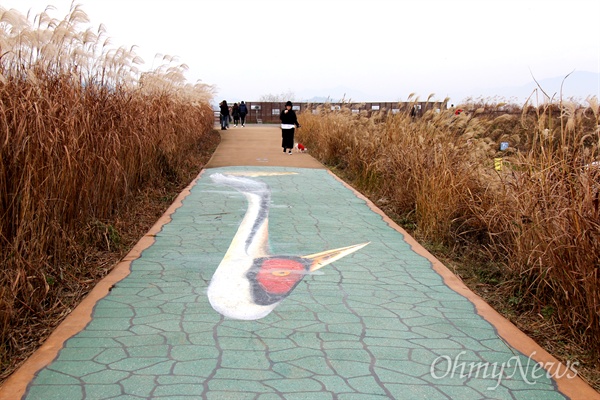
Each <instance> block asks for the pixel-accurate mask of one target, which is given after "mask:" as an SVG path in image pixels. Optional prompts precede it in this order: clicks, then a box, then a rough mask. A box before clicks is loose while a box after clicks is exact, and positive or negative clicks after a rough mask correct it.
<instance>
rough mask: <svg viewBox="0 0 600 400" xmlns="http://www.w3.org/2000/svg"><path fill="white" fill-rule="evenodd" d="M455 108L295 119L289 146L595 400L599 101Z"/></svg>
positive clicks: (599, 321) (599, 344)
mask: <svg viewBox="0 0 600 400" xmlns="http://www.w3.org/2000/svg"><path fill="white" fill-rule="evenodd" d="M461 108H463V109H465V110H466V112H464V113H462V114H459V115H455V113H454V112H453V111H452V110H440V111H439V112H438V111H436V110H430V111H427V112H426V113H424V115H422V116H421V117H418V118H411V116H410V115H409V113H408V109H404V110H402V111H401V112H399V113H396V114H393V113H391V112H390V113H386V112H385V111H383V112H380V113H378V114H375V115H373V116H371V117H368V116H366V115H364V114H363V115H360V114H353V113H352V112H351V110H349V109H347V108H344V107H343V108H342V110H341V111H331V110H330V107H328V108H326V107H323V108H320V109H319V112H318V113H316V114H313V113H309V112H305V113H303V114H301V115H300V119H301V124H302V129H301V130H299V136H300V137H299V140H301V141H302V143H304V144H305V145H306V146H307V147H308V148H310V149H311V153H312V154H313V156H315V157H316V158H318V159H319V160H321V161H322V162H323V163H325V164H326V165H328V166H330V167H331V168H332V169H333V170H334V171H336V172H337V173H339V175H340V176H341V177H342V178H344V179H346V180H348V181H349V182H350V183H351V184H353V185H354V186H355V187H356V188H357V189H358V190H360V191H361V192H363V193H365V194H367V195H368V196H369V197H370V198H371V199H372V200H373V201H374V202H375V203H376V204H378V205H379V206H380V207H381V208H382V209H383V210H384V211H386V213H388V215H390V216H392V217H394V218H395V219H396V221H397V222H399V223H400V224H401V225H402V226H404V227H405V228H407V229H408V230H409V232H411V233H412V234H413V235H414V236H415V237H416V238H417V239H418V240H419V241H420V242H421V243H424V244H425V245H426V247H428V248H429V249H430V250H431V251H432V252H433V253H434V254H436V255H437V256H438V257H440V258H442V259H443V260H444V261H445V262H446V264H447V265H449V266H451V268H453V269H454V270H455V272H456V273H457V274H458V275H459V276H461V277H462V278H463V280H464V281H465V282H466V283H467V284H468V285H469V286H470V287H471V288H472V289H473V290H474V291H475V292H477V293H478V294H480V295H481V296H482V297H484V298H485V299H486V300H487V301H488V302H489V303H491V304H492V305H493V306H494V307H495V308H496V309H498V310H499V311H500V312H502V313H503V314H504V315H506V316H507V317H508V318H510V319H511V320H512V321H514V322H515V323H516V324H517V325H518V326H519V327H520V328H521V329H522V330H523V331H525V332H526V333H528V334H529V335H530V336H532V337H534V338H535V339H536V340H537V341H538V342H539V343H540V344H541V345H542V346H544V347H545V348H546V349H548V350H549V351H550V353H552V354H554V355H555V356H556V357H557V358H559V359H561V360H563V361H566V360H567V359H570V360H572V361H578V362H580V363H581V365H582V367H581V368H580V375H581V376H582V377H584V379H587V380H588V381H589V382H591V383H592V385H593V386H594V387H595V388H596V389H600V373H599V370H600V359H599V354H600V341H599V340H598V337H600V280H599V278H600V276H599V268H600V261H599V257H600V225H599V223H600V220H599V218H598V217H599V215H598V207H599V195H598V190H599V189H600V179H599V178H600V170H599V169H598V167H596V166H595V164H593V166H591V167H590V164H591V163H593V162H594V161H595V160H598V157H599V154H598V150H599V146H600V108H599V106H598V102H597V99H596V98H595V97H594V98H590V99H588V100H587V103H586V105H581V104H578V103H577V102H571V101H569V102H566V101H565V102H562V101H560V102H559V103H558V104H553V103H552V102H550V101H548V102H545V103H544V104H542V105H538V106H536V107H533V106H529V105H528V106H526V107H524V108H522V107H517V106H514V105H512V106H511V105H507V104H501V103H490V102H488V103H486V102H484V101H481V100H479V101H477V102H475V101H474V102H472V103H470V104H465V105H462V106H461ZM501 142H508V143H509V144H510V147H509V148H508V149H507V150H505V151H500V149H499V147H500V143H501ZM498 157H502V158H503V165H502V170H500V171H497V170H496V169H495V168H494V158H498Z"/></svg>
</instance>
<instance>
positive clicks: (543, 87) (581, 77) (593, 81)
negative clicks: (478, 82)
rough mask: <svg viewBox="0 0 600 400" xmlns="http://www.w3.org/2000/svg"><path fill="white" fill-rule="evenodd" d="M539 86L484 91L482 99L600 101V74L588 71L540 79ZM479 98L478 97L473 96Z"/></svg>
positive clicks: (533, 84)
mask: <svg viewBox="0 0 600 400" xmlns="http://www.w3.org/2000/svg"><path fill="white" fill-rule="evenodd" d="M538 83H539V86H538V84H536V83H535V81H534V80H532V81H531V82H530V83H528V84H526V85H523V86H514V87H503V88H492V89H485V90H482V93H481V94H480V96H482V97H501V98H504V99H507V100H509V99H516V100H517V101H519V102H524V101H525V100H527V98H529V97H530V96H531V100H532V101H536V99H537V100H539V101H544V99H545V96H546V95H547V96H549V97H550V98H553V100H558V99H559V98H560V96H561V85H562V98H563V99H574V100H578V101H584V100H585V99H586V98H588V97H590V96H596V97H598V98H599V99H600V74H599V73H596V72H588V71H575V72H573V73H571V74H570V75H568V76H567V77H566V78H565V77H564V76H557V77H554V78H547V79H540V80H538ZM544 93H545V94H544ZM471 97H478V96H471Z"/></svg>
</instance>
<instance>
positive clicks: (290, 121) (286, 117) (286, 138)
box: [279, 101, 300, 155]
mask: <svg viewBox="0 0 600 400" xmlns="http://www.w3.org/2000/svg"><path fill="white" fill-rule="evenodd" d="M279 119H280V120H281V139H282V140H281V147H283V152H284V153H285V152H286V150H288V149H289V150H288V154H290V155H291V154H292V149H293V148H294V129H295V128H300V124H299V123H298V118H297V117H296V112H295V111H294V110H292V102H291V101H288V102H287V103H285V110H283V111H282V112H281V115H280V116H279Z"/></svg>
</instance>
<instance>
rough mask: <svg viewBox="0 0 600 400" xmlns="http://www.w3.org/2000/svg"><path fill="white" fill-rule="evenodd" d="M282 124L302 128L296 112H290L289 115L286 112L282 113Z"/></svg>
mask: <svg viewBox="0 0 600 400" xmlns="http://www.w3.org/2000/svg"><path fill="white" fill-rule="evenodd" d="M279 119H280V120H281V123H282V124H293V125H296V127H297V128H300V124H299V123H298V117H296V112H295V111H294V110H289V111H288V112H287V113H286V112H285V110H283V111H282V112H281V115H280V116H279Z"/></svg>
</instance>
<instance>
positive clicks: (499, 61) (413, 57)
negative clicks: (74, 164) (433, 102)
mask: <svg viewBox="0 0 600 400" xmlns="http://www.w3.org/2000/svg"><path fill="white" fill-rule="evenodd" d="M75 3H76V4H81V5H82V8H83V11H85V12H86V13H87V14H88V16H89V18H90V20H91V22H90V24H91V25H92V26H96V27H97V26H98V25H99V24H100V23H102V24H104V25H105V26H106V28H107V31H108V36H109V37H111V38H112V40H113V46H114V47H120V46H126V47H129V46H132V45H137V46H139V47H138V49H137V53H138V55H140V56H141V57H142V58H143V59H144V61H145V66H146V67H147V68H149V67H150V66H151V65H152V62H153V59H154V56H155V55H156V54H157V53H160V54H169V55H174V56H178V57H179V59H180V61H181V62H182V63H185V64H187V65H188V66H189V68H190V70H189V72H188V75H187V78H188V80H189V81H190V82H191V83H194V82H196V81H197V80H201V81H202V82H204V83H207V84H211V85H215V86H216V88H217V93H216V97H215V100H221V99H226V100H227V101H228V102H233V101H239V100H247V101H252V100H258V99H259V98H260V97H261V96H263V95H268V94H274V95H278V94H281V93H293V94H294V95H295V100H306V99H309V98H312V97H314V96H331V97H332V100H338V99H339V97H341V96H342V95H344V93H345V94H346V98H347V99H348V98H349V99H351V100H355V101H401V100H406V99H407V97H408V96H409V94H411V93H416V95H417V96H419V97H420V98H421V99H425V98H427V97H428V95H429V94H432V93H433V94H435V97H436V98H437V99H443V98H445V97H450V98H451V100H452V101H455V102H458V101H459V100H460V99H463V98H464V97H466V96H469V95H472V96H477V95H479V94H481V93H487V92H489V90H494V88H502V87H512V86H521V85H524V84H526V83H528V82H531V81H532V76H533V77H535V79H537V80H538V81H539V80H542V79H546V78H553V77H560V76H562V77H564V76H566V75H567V74H569V73H570V72H572V71H589V72H594V73H600V23H599V22H598V21H599V20H598V17H599V16H600V1H598V0H560V1H556V0H452V1H451V0H413V1H400V0H396V1H394V0H362V1H355V0H339V1H338V0H287V1H286V0H243V1H239V0H227V1H223V0H201V1H200V0H79V1H75ZM49 4H52V5H54V6H55V7H56V8H57V10H58V11H56V12H52V13H51V15H53V16H55V17H57V18H62V17H63V16H64V15H66V13H67V11H68V9H69V7H70V5H71V0H0V6H2V7H4V8H5V9H10V8H16V9H17V10H19V11H21V12H22V13H23V14H26V13H27V12H28V11H29V10H31V12H32V13H33V14H38V13H39V12H40V11H42V10H43V9H44V8H45V7H46V6H47V5H49ZM599 90H600V89H599V88H598V87H593V86H592V87H591V88H590V94H591V95H598V91H599Z"/></svg>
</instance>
